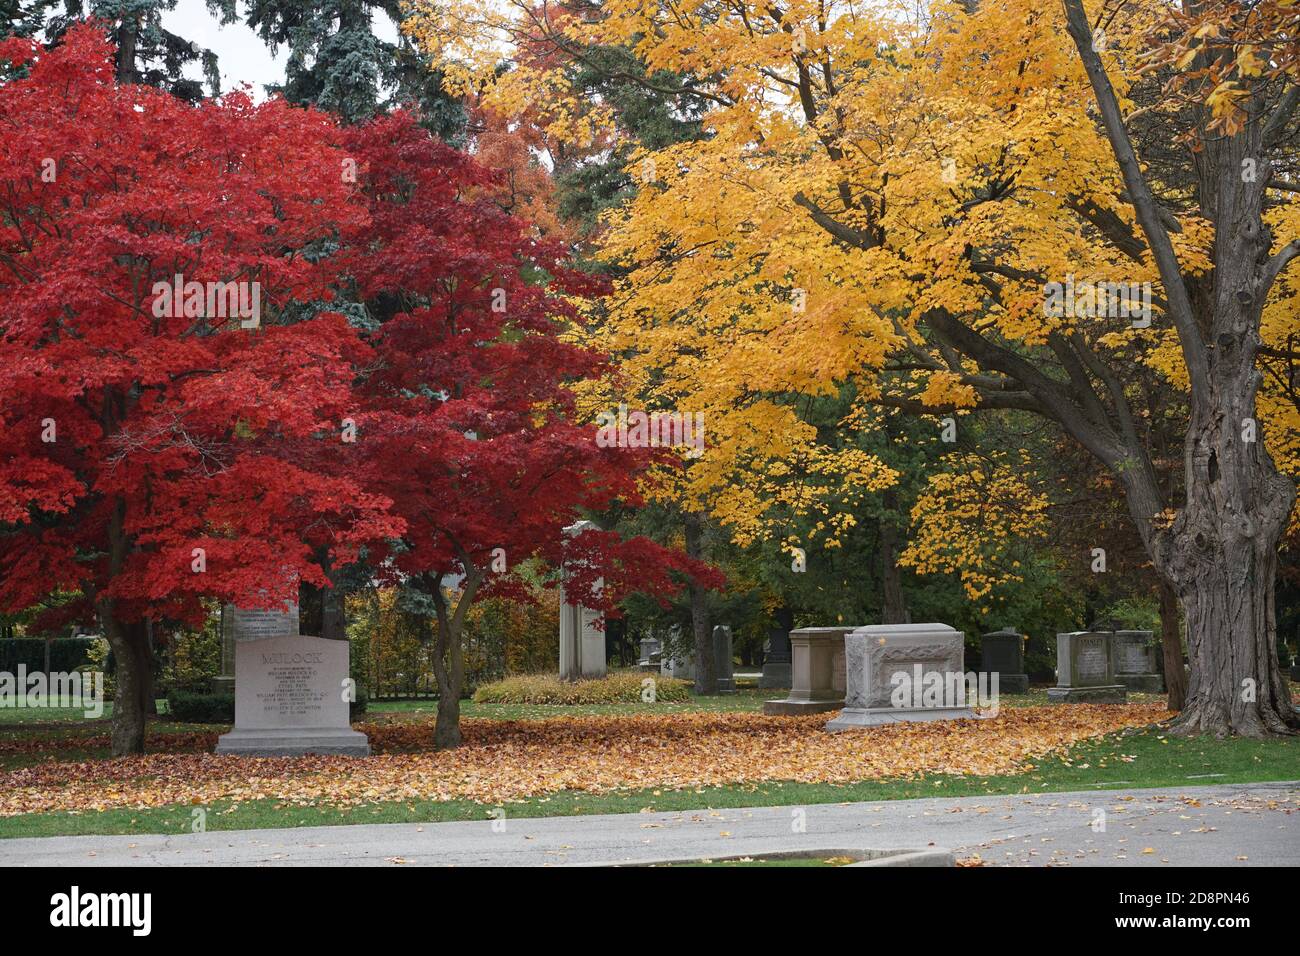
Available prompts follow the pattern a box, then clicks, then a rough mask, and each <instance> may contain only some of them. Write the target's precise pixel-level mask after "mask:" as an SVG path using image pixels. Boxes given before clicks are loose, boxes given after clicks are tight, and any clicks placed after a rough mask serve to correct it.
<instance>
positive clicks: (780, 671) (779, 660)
mask: <svg viewBox="0 0 1300 956" xmlns="http://www.w3.org/2000/svg"><path fill="white" fill-rule="evenodd" d="M763 650H764V654H763V673H762V674H761V675H759V678H758V686H759V687H761V688H763V689H764V690H768V689H771V688H776V687H789V686H790V677H791V671H790V632H789V631H788V630H786V628H785V627H783V626H782V625H781V624H780V623H777V624H775V625H773V626H772V628H771V630H769V631H768V635H767V643H766V644H765V645H764V648H763Z"/></svg>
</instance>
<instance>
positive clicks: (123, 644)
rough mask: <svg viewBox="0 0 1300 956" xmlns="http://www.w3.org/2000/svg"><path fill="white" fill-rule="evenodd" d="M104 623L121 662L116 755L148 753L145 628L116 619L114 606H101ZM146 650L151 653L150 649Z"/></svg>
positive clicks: (115, 699)
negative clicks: (145, 699)
mask: <svg viewBox="0 0 1300 956" xmlns="http://www.w3.org/2000/svg"><path fill="white" fill-rule="evenodd" d="M100 623H101V624H102V626H103V628H104V636H105V637H106V638H107V639H108V645H109V647H111V648H112V649H113V660H114V661H115V662H116V664H117V670H116V673H115V674H114V678H115V681H116V684H117V690H116V692H115V693H114V695H113V721H112V724H111V728H112V729H111V731H110V740H111V742H112V748H113V756H114V757H126V756H130V755H131V754H142V753H144V726H145V710H144V706H143V697H144V694H143V687H142V681H141V675H142V674H145V673H147V668H142V667H141V662H142V660H143V659H144V655H143V654H142V653H141V649H142V648H141V645H142V644H143V641H142V640H141V638H142V637H143V629H142V628H132V627H130V626H129V625H124V624H122V623H121V622H120V621H118V620H116V619H115V618H114V617H113V614H112V607H111V605H102V606H101V608H100ZM145 652H146V653H147V649H146V651H145Z"/></svg>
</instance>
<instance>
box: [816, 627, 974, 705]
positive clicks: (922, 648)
mask: <svg viewBox="0 0 1300 956" xmlns="http://www.w3.org/2000/svg"><path fill="white" fill-rule="evenodd" d="M844 655H845V671H846V677H847V685H848V686H847V688H846V689H845V693H844V703H845V707H844V710H842V711H840V714H839V716H837V717H835V718H833V719H832V720H830V721H829V722H828V723H827V724H826V729H827V730H832V731H834V730H849V729H852V728H859V727H879V726H881V725H883V724H897V723H904V722H909V721H918V720H924V721H929V720H969V719H973V718H976V717H978V716H979V715H978V714H976V713H975V710H974V709H973V708H972V707H971V706H970V705H969V704H967V703H966V700H967V698H966V696H965V663H964V662H965V637H964V635H963V634H962V632H961V631H958V630H956V629H955V628H952V627H949V626H948V625H947V624H937V623H935V624H869V625H867V626H866V627H859V628H856V629H854V630H853V631H851V632H850V633H849V634H847V635H845V636H844ZM932 681H933V682H936V683H937V684H938V685H939V688H941V691H942V692H941V693H939V694H936V695H935V696H934V697H933V698H929V697H927V696H926V693H927V687H928V686H929V685H930V684H931V682H932ZM949 687H951V688H952V693H949V692H948V688H949ZM896 692H897V695H898V697H901V701H902V702H900V700H898V699H896ZM958 692H960V696H958ZM903 702H905V703H903Z"/></svg>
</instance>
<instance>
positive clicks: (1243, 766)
mask: <svg viewBox="0 0 1300 956" xmlns="http://www.w3.org/2000/svg"><path fill="white" fill-rule="evenodd" d="M1296 779H1300V739H1285V740H1265V741H1256V740H1214V739H1212V738H1198V739H1194V740H1184V739H1180V738H1171V737H1166V736H1164V734H1163V732H1162V731H1160V730H1158V729H1147V730H1142V731H1136V732H1128V733H1122V734H1113V735H1110V736H1108V737H1104V738H1099V739H1098V740H1094V741H1088V742H1085V743H1082V744H1079V745H1076V746H1075V747H1073V748H1071V749H1070V750H1069V751H1068V752H1067V753H1065V754H1062V755H1060V756H1056V757H1052V758H1049V759H1045V760H1044V761H1042V763H1041V764H1040V765H1038V766H1036V767H1034V768H1033V769H1031V770H1028V771H1026V772H1024V773H1021V774H1016V775H1009V776H997V777H955V776H931V777H927V778H921V779H915V780H887V781H863V782H861V783H852V784H847V785H833V784H807V783H793V782H787V783H780V782H775V783H762V784H751V785H732V786H725V787H710V788H704V789H699V790H636V791H628V792H621V793H611V794H587V793H578V792H574V791H563V792H560V793H555V794H551V795H549V796H544V797H534V798H531V799H528V800H524V801H521V802H518V803H510V804H507V805H506V806H505V813H506V816H507V817H508V818H527V817H550V816H576V815H583V814H593V813H635V812H638V811H642V810H662V811H675V810H699V809H702V808H726V807H753V806H806V805H811V804H817V803H844V802H851V801H859V800H899V799H907V798H912V797H957V796H981V795H988V796H999V795H1004V794H1016V793H1046V792H1054V791H1066V790H1093V789H1098V790H1100V789H1130V788H1140V787H1173V786H1187V785H1189V784H1197V783H1200V784H1206V785H1210V784H1220V783H1247V782H1254V781H1267V780H1296ZM195 809H196V808H195V807H192V806H189V805H176V806H170V807H159V808H153V809H146V810H106V811H102V812H85V813H42V814H28V815H24V816H17V817H6V818H0V838H5V837H31V836H54V835H61V834H101V833H118V834H129V833H185V832H189V831H190V829H191V825H192V820H193V815H192V814H193V811H194V810H195ZM203 809H205V810H206V811H207V817H206V826H207V829H208V830H237V829H257V828H263V827H275V828H279V827H296V826H318V825H336V824H356V823H431V822H442V821H450V820H487V819H489V813H490V812H491V811H492V810H493V805H490V804H485V803H476V802H474V801H469V800H455V801H447V802H437V801H427V800H426V801H401V802H389V803H375V804H369V805H361V806H357V807H350V808H343V807H329V806H305V807H296V806H290V805H285V804H283V803H279V802H277V801H274V800H259V801H252V802H246V803H240V804H237V805H235V804H231V803H230V802H221V803H216V804H213V805H211V806H208V807H205V808H203Z"/></svg>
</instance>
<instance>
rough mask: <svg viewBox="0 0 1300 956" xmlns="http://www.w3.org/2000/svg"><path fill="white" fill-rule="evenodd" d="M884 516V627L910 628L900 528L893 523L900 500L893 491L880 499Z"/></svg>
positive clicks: (882, 603)
mask: <svg viewBox="0 0 1300 956" xmlns="http://www.w3.org/2000/svg"><path fill="white" fill-rule="evenodd" d="M881 504H882V505H883V506H884V508H885V512H886V513H885V515H884V516H882V517H881V519H880V523H879V529H880V582H881V592H882V593H881V608H880V623H881V624H908V623H910V622H911V619H912V616H911V614H910V613H908V610H907V597H906V595H904V594H903V576H902V573H901V572H900V571H899V569H898V552H899V545H900V544H901V541H900V540H899V539H900V535H899V533H898V528H897V527H896V526H895V524H894V521H893V517H892V516H893V514H894V513H895V512H896V511H897V510H898V496H897V495H896V494H895V493H894V491H893V489H892V488H891V489H889V490H887V491H885V493H884V494H883V496H882V497H881Z"/></svg>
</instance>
